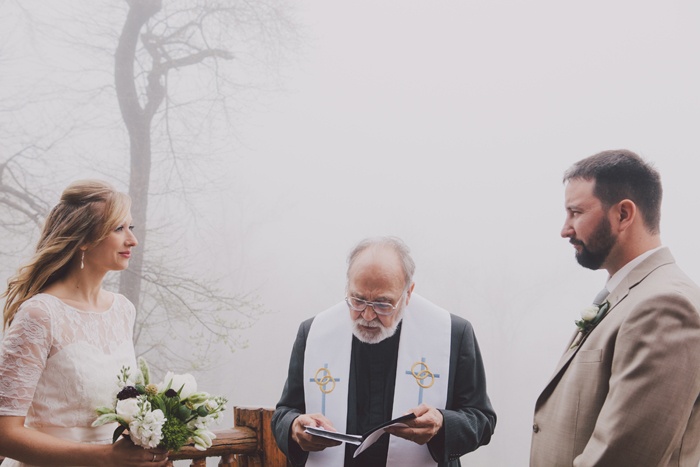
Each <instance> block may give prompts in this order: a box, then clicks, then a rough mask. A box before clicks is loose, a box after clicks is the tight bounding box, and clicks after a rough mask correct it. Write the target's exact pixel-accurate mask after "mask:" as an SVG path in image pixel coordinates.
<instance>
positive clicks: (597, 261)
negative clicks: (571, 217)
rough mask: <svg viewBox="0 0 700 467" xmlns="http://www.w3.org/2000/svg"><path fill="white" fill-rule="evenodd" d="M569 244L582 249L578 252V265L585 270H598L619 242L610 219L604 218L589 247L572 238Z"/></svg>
mask: <svg viewBox="0 0 700 467" xmlns="http://www.w3.org/2000/svg"><path fill="white" fill-rule="evenodd" d="M569 242H570V243H571V244H572V245H579V246H580V247H581V251H577V252H576V261H578V264H580V265H581V266H583V267H584V268H588V269H593V270H597V269H600V267H601V266H602V265H603V263H604V262H605V260H606V259H607V258H608V255H609V254H610V251H611V250H612V248H613V247H614V246H615V243H616V242H617V237H615V236H613V234H612V227H611V226H610V221H609V220H608V218H607V217H603V218H602V219H601V220H600V222H599V223H598V226H597V227H596V229H595V231H593V234H592V235H591V238H590V239H589V240H588V245H585V244H584V243H583V242H582V241H581V240H578V239H575V238H572V239H571V240H569Z"/></svg>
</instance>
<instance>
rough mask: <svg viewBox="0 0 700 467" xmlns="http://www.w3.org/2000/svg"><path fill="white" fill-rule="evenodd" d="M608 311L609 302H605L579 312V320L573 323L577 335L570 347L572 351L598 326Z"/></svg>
mask: <svg viewBox="0 0 700 467" xmlns="http://www.w3.org/2000/svg"><path fill="white" fill-rule="evenodd" d="M609 309H610V302H608V301H605V303H603V304H601V305H591V306H587V307H586V308H584V309H583V310H581V319H579V320H576V321H575V323H576V327H577V328H578V332H579V335H578V336H577V337H576V339H575V340H574V343H573V344H572V345H571V348H572V349H573V348H574V347H576V346H578V345H579V343H580V342H581V341H582V340H583V338H584V337H585V336H586V335H587V334H588V333H589V332H591V331H592V330H593V328H595V327H596V326H597V325H598V323H599V322H600V320H602V319H603V317H604V316H605V314H606V313H607V312H608V310H609Z"/></svg>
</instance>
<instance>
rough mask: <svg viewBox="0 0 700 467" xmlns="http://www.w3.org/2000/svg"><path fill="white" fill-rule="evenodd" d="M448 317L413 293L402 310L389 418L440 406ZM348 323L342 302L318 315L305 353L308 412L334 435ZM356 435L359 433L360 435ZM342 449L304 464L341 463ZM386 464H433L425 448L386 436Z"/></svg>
mask: <svg viewBox="0 0 700 467" xmlns="http://www.w3.org/2000/svg"><path fill="white" fill-rule="evenodd" d="M450 337H451V319H450V314H449V313H448V312H447V311H446V310H444V309H442V308H440V307H438V306H436V305H434V304H433V303H431V302H429V301H428V300H426V299H424V298H423V297H421V296H419V295H417V294H412V295H411V300H410V302H409V305H408V306H407V307H406V309H405V310H404V315H403V324H402V325H401V338H400V340H399V353H398V361H397V366H396V385H395V388H394V405H393V408H392V418H396V417H399V416H401V415H403V414H405V413H406V412H408V411H409V410H410V409H413V408H415V407H417V406H419V405H420V404H421V403H425V404H428V405H430V406H432V407H436V408H445V404H446V403H447V382H448V378H449V369H450V366H449V365H450ZM351 353H352V320H351V318H350V312H349V310H348V307H347V305H346V304H345V302H341V303H339V304H337V305H335V306H333V307H331V308H329V309H328V310H326V311H324V312H322V313H320V314H318V315H317V316H316V317H315V318H314V320H313V322H312V323H311V328H310V329H309V335H308V336H307V339H306V351H305V353H304V399H305V402H306V412H307V413H323V414H324V415H325V416H326V418H328V419H329V420H330V421H331V422H332V423H333V426H334V427H336V429H337V430H339V431H343V432H344V431H345V430H346V427H347V412H348V386H349V385H348V380H349V377H350V356H351ZM360 434H361V433H360ZM344 457H345V446H344V445H340V446H338V447H333V448H326V449H324V450H323V451H319V452H312V453H309V460H308V462H307V463H306V465H307V466H340V465H343V461H344ZM387 465H396V466H407V467H410V466H416V467H418V466H427V465H436V462H435V461H434V460H433V458H432V457H431V456H430V452H429V451H428V447H427V445H423V446H421V445H418V444H416V443H413V442H411V441H408V440H405V439H403V438H399V437H398V436H390V438H389V452H388V455H387Z"/></svg>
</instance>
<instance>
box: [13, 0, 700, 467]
mask: <svg viewBox="0 0 700 467" xmlns="http://www.w3.org/2000/svg"><path fill="white" fill-rule="evenodd" d="M294 4H295V5H296V7H295V9H296V15H295V19H296V21H297V22H298V23H299V26H298V27H299V30H300V33H301V34H302V35H303V37H304V40H303V42H302V44H301V45H300V46H299V48H298V49H299V50H298V55H297V56H295V57H291V58H290V59H289V62H290V63H288V64H287V65H285V66H284V67H283V68H282V70H281V74H282V77H281V78H280V84H281V86H282V87H283V88H284V90H283V91H280V92H276V93H274V94H266V95H262V96H261V97H260V101H259V102H258V105H257V106H254V107H253V108H251V109H249V110H248V111H247V112H246V113H245V114H244V115H242V116H239V117H238V119H239V120H240V121H241V122H242V123H241V124H240V125H239V126H238V128H236V129H235V131H236V132H237V134H236V137H237V138H238V139H239V140H240V141H241V144H238V145H236V146H234V149H233V150H232V153H231V160H232V166H231V167H230V172H228V174H230V175H228V176H229V177H230V187H231V191H230V192H229V193H228V194H227V195H225V196H222V197H221V198H220V199H219V198H213V199H212V200H211V201H210V206H211V207H212V208H213V209H212V214H211V215H210V217H208V218H207V220H206V224H208V225H211V226H212V227H213V228H214V229H216V231H217V232H222V231H223V232H225V236H226V238H227V241H228V244H227V245H226V246H224V247H221V246H220V245H219V244H218V243H216V244H214V243H209V242H207V239H208V238H209V237H210V236H211V235H212V234H210V233H208V232H203V233H202V241H201V243H202V245H201V246H202V247H203V252H202V253H201V254H200V256H201V257H202V258H203V259H205V261H207V262H208V263H209V264H210V266H211V267H212V268H213V269H215V270H220V271H229V270H230V269H231V268H232V267H233V271H232V272H231V273H230V277H231V281H233V282H234V283H235V284H236V285H237V286H239V287H240V288H241V290H254V291H255V292H256V293H257V294H258V295H259V297H260V299H261V301H262V302H263V303H264V304H265V306H266V307H267V308H268V309H269V310H270V311H271V312H270V313H269V314H268V315H266V316H264V317H262V318H261V319H260V321H259V322H258V324H256V326H255V327H254V328H253V329H252V330H251V331H250V334H249V340H250V346H249V347H248V348H246V349H243V350H240V351H238V352H237V353H235V354H233V355H230V356H229V355H226V356H224V358H223V360H222V363H223V368H224V369H225V371H226V372H228V373H229V376H227V377H225V378H224V381H222V378H221V374H220V373H217V374H216V375H214V374H211V375H202V376H200V377H199V378H200V384H201V385H205V384H208V385H211V386H210V387H211V392H217V391H218V392H221V393H224V394H226V395H227V396H228V397H229V398H230V400H231V401H232V403H233V404H236V405H244V406H250V405H263V406H273V405H274V404H275V403H276V401H277V399H278V397H279V395H280V393H281V390H282V386H283V383H284V379H285V377H286V367H287V363H288V358H289V352H290V350H291V346H292V342H293V340H294V337H295V335H296V329H297V326H298V324H299V323H300V322H301V321H302V320H303V319H305V318H307V317H310V316H312V315H314V314H316V313H318V312H319V311H322V310H323V309H325V308H327V307H329V306H331V305H333V304H334V303H336V302H338V301H340V300H341V299H342V298H343V294H344V286H345V277H344V275H345V256H346V254H347V252H348V251H349V249H350V248H351V247H352V246H353V245H354V243H356V242H357V241H358V240H360V239H361V238H363V237H366V236H374V235H385V234H390V235H397V236H399V237H401V238H403V239H404V240H405V241H406V242H407V243H408V245H409V246H410V247H411V248H412V250H413V253H414V258H415V260H416V263H417V274H416V282H417V285H416V292H417V293H420V294H422V295H423V296H425V297H426V298H428V299H430V300H432V301H434V302H436V303H437V304H439V305H441V306H443V307H444V308H447V309H448V310H450V311H452V312H454V313H456V314H458V315H460V316H463V317H465V318H467V319H469V320H470V321H471V322H472V324H473V325H474V327H475V330H476V333H477V337H478V339H479V342H480V345H481V348H482V352H483V356H484V361H485V365H486V371H487V378H488V384H489V392H490V395H491V398H492V402H493V404H494V407H495V409H496V411H497V413H498V416H499V420H498V425H497V427H496V434H495V436H494V438H493V440H492V442H491V444H490V445H489V446H486V447H483V448H481V449H479V450H478V451H477V452H476V453H474V454H471V455H469V456H467V457H466V458H465V459H464V463H465V465H471V466H489V467H491V466H493V467H500V466H520V465H526V464H527V461H528V451H529V443H530V435H531V417H532V410H533V407H534V402H535V399H536V398H537V395H538V394H539V391H540V390H541V389H542V387H543V385H544V384H545V382H546V381H547V379H548V377H549V375H550V373H551V371H552V370H553V368H554V365H555V363H556V361H557V360H558V358H559V355H560V354H561V352H562V350H563V347H564V346H565V344H566V341H567V339H568V338H569V336H570V334H571V333H572V332H573V331H574V324H573V322H574V320H575V319H577V318H578V312H579V310H580V309H581V308H582V307H583V306H586V305H587V304H588V302H589V301H590V299H591V298H592V297H593V296H594V295H595V294H596V292H597V291H598V290H599V289H600V287H601V286H602V284H603V283H604V281H605V275H604V274H603V273H602V272H591V271H588V270H584V269H582V268H580V267H579V266H578V265H577V264H576V263H575V261H574V259H573V249H572V248H571V246H570V245H569V244H568V243H567V242H566V241H565V240H562V239H561V238H560V237H559V230H560V227H561V223H562V221H563V214H564V211H563V186H562V184H561V175H562V173H563V171H564V170H565V169H566V168H567V167H568V166H569V165H570V164H571V163H573V162H575V161H576V160H578V159H581V158H583V157H586V156H588V155H591V154H593V153H595V152H598V151H600V150H604V149H615V148H621V147H625V148H628V149H631V150H634V151H636V152H638V153H639V154H640V155H642V156H644V157H646V158H648V159H649V160H651V161H653V162H654V163H655V164H656V166H657V167H658V168H659V170H660V172H661V175H662V180H663V182H664V187H665V200H664V209H663V215H662V239H663V240H664V243H665V244H666V245H668V246H670V247H671V249H672V251H673V252H674V254H675V256H676V259H677V260H678V262H679V263H680V264H681V266H682V267H683V268H684V269H685V270H686V272H688V273H689V274H690V275H691V277H693V278H694V279H695V280H696V281H700V251H698V249H697V248H696V247H695V244H694V243H695V242H694V240H695V236H696V234H695V231H696V229H697V226H698V221H697V219H696V213H697V212H699V208H700V206H699V201H700V196H699V194H700V187H699V186H698V183H697V175H696V173H697V167H698V163H697V159H698V156H699V155H700V141H699V138H698V134H699V132H698V128H700V91H699V87H698V83H699V82H700V27H699V26H700V25H699V24H698V23H699V18H700V16H699V13H700V5H698V4H697V3H696V2H692V1H668V2H656V1H647V0H643V1H630V0H628V1H619V2H608V1H590V2H562V1H553V0H552V1H542V0H538V1H534V2H521V1H470V2H457V1H444V2H421V1H417V0H401V1H399V0H394V1H383V2H376V1H375V2H370V1H367V0H358V1H353V2H339V1H311V0H304V1H297V2H294ZM115 21H118V22H121V21H122V19H121V18H115ZM7 50H9V49H7V46H6V48H5V49H4V50H1V51H2V52H3V53H5V52H6V51H7ZM66 53H68V52H66ZM0 66H2V63H0ZM9 71H10V72H9V73H8V69H7V68H5V67H4V66H3V72H2V73H0V75H4V77H3V78H2V81H0V82H3V83H5V82H7V81H8V79H9V80H10V83H12V80H17V83H19V82H20V81H21V80H22V79H23V75H22V69H12V70H9ZM8 75H9V76H11V77H12V78H8ZM205 217H206V216H205ZM216 386H218V388H217V387H216Z"/></svg>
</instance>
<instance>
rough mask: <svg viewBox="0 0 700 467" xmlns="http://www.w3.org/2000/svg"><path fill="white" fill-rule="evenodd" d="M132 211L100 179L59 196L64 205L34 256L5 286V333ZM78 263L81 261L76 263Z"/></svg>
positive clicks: (54, 212) (56, 210)
mask: <svg viewBox="0 0 700 467" xmlns="http://www.w3.org/2000/svg"><path fill="white" fill-rule="evenodd" d="M130 208H131V199H130V198H129V196H128V195H126V194H125V193H121V192H118V191H116V190H115V189H114V188H113V187H112V186H111V185H110V184H108V183H106V182H103V181H101V180H78V181H75V182H73V183H71V184H70V185H69V186H68V187H67V188H66V189H65V190H63V194H62V195H61V201H60V202H59V203H58V204H57V205H56V206H55V207H54V208H53V209H52V210H51V212H50V213H49V216H48V217H47V218H46V221H45V222H44V228H43V229H42V232H41V237H39V242H38V244H37V247H36V253H35V254H34V257H33V258H32V259H31V261H29V263H28V264H26V265H24V266H22V267H21V268H19V270H18V271H17V274H15V276H13V277H11V278H10V279H9V280H8V283H7V290H6V291H5V293H4V294H3V295H2V296H3V297H7V301H6V302H5V308H4V310H3V323H4V328H7V327H8V326H9V325H10V323H12V319H13V318H14V317H15V314H16V313H17V310H18V309H19V307H20V305H21V304H22V303H24V302H25V301H26V300H27V299H29V298H30V297H32V296H34V295H36V294H37V293H39V292H41V290H42V289H44V288H45V287H47V286H49V285H51V284H52V283H53V282H55V281H56V280H58V279H60V278H61V277H64V276H65V275H66V273H67V272H68V270H69V269H70V267H71V263H72V262H73V261H72V260H73V259H74V258H76V257H77V255H79V254H80V253H81V252H80V247H85V246H93V245H96V244H98V243H100V242H101V241H102V240H104V239H105V238H106V237H107V235H109V233H110V232H111V231H112V230H113V229H115V228H116V227H117V226H119V224H121V223H122V222H123V221H124V219H125V218H126V216H127V214H128V212H129V209H130ZM74 264H77V261H75V262H74Z"/></svg>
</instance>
